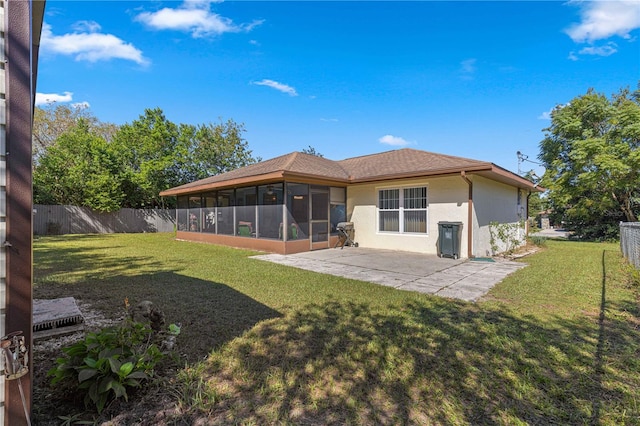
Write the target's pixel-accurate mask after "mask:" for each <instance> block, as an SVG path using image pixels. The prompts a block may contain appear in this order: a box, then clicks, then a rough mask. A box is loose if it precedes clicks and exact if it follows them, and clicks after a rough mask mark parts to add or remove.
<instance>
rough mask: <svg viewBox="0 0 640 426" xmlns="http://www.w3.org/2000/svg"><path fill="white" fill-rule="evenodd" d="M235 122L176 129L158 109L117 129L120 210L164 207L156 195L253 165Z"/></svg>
mask: <svg viewBox="0 0 640 426" xmlns="http://www.w3.org/2000/svg"><path fill="white" fill-rule="evenodd" d="M243 132H244V126H243V125H242V124H237V123H235V122H234V121H233V120H228V121H227V122H225V123H222V122H221V123H219V124H216V125H213V124H208V125H198V126H194V125H189V124H180V125H176V124H174V123H172V122H171V121H169V120H168V119H167V118H166V117H165V116H164V113H163V112H162V110H161V109H160V108H155V109H147V110H145V113H144V115H141V116H140V117H139V118H138V120H135V121H133V122H132V123H131V124H125V125H123V126H121V127H120V129H119V130H118V132H117V133H116V134H115V136H114V138H113V142H112V143H113V145H114V147H115V149H116V151H117V152H118V153H119V157H120V158H121V159H122V163H123V167H124V171H125V172H124V173H125V174H124V179H123V185H124V191H125V194H126V197H125V200H124V207H133V208H143V207H144V208H149V207H157V206H160V205H163V200H162V199H161V197H160V195H159V193H160V192H161V191H163V190H165V189H169V188H171V187H174V186H178V185H182V184H185V183H189V182H191V181H194V180H197V179H203V178H205V177H209V176H212V175H216V174H219V173H223V172H226V171H229V170H233V169H236V168H238V167H242V166H245V165H247V164H251V163H255V162H256V161H257V160H256V159H255V158H253V157H252V155H251V151H250V150H249V149H248V144H247V142H246V141H245V140H244V138H243V137H242V133H243Z"/></svg>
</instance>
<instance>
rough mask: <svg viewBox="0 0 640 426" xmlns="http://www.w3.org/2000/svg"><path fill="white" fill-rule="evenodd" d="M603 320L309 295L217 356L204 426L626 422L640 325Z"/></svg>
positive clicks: (635, 378)
mask: <svg viewBox="0 0 640 426" xmlns="http://www.w3.org/2000/svg"><path fill="white" fill-rule="evenodd" d="M611 308H612V307H609V309H611ZM607 329H608V330H607V333H606V335H604V337H601V336H603V333H602V330H601V329H599V327H598V323H597V321H594V320H593V319H587V320H585V321H582V320H566V319H558V320H557V321H556V322H554V325H553V326H552V327H550V326H544V325H541V324H540V322H539V321H538V320H536V319H534V318H521V317H518V316H515V315H513V314H510V313H508V312H507V311H502V310H492V311H483V310H481V309H479V308H478V307H477V306H475V305H469V304H464V303H456V302H451V301H445V300H433V301H432V302H412V303H410V304H408V305H407V306H406V307H403V308H399V309H398V308H391V309H389V310H387V311H377V310H374V309H372V308H371V307H369V306H368V305H366V304H353V303H339V302H327V303H324V304H314V305H309V306H307V307H306V308H305V309H303V310H300V311H298V312H295V313H291V314H289V315H287V316H286V317H283V318H281V319H276V320H272V321H267V322H263V323H261V324H259V325H258V326H257V327H256V328H255V329H253V330H252V331H250V332H249V333H248V334H247V335H245V336H244V337H243V338H242V339H239V340H238V341H234V342H232V344H231V345H228V346H227V347H225V348H224V349H225V350H224V351H222V352H221V353H216V354H214V355H213V356H212V358H211V359H210V360H209V361H208V364H209V370H208V372H207V377H208V378H209V380H210V382H209V383H210V384H211V386H212V387H213V389H214V395H216V396H217V398H218V403H217V405H214V406H212V407H211V412H210V413H208V417H209V421H210V423H208V424H224V423H226V422H228V421H232V420H233V421H235V422H238V423H243V422H247V423H252V424H272V423H274V422H293V423H302V424H427V423H430V424H457V423H468V424H505V423H506V424H513V423H516V422H518V421H520V422H526V423H529V424H588V423H591V424H599V423H600V421H601V420H602V416H603V412H604V413H607V414H606V416H608V417H607V419H606V420H607V421H609V422H610V421H612V420H613V423H619V422H620V421H621V420H623V419H621V418H619V417H616V418H614V419H611V418H609V417H611V416H613V417H615V416H617V415H623V416H624V414H620V413H619V412H617V413H615V414H611V413H612V410H613V411H614V412H615V410H616V407H618V406H623V407H624V406H625V405H626V404H628V403H629V402H630V401H626V400H625V398H627V397H628V394H626V393H625V392H624V391H623V390H620V389H619V388H618V387H617V384H618V383H621V382H624V381H625V380H627V381H629V383H630V384H635V385H637V384H638V383H639V382H638V373H635V376H633V377H628V376H626V373H627V372H628V370H627V368H633V367H626V366H625V364H624V363H623V361H624V360H622V359H619V358H618V356H619V355H620V354H617V353H616V351H617V350H618V349H620V348H623V347H624V345H629V346H628V347H634V348H637V342H638V339H639V338H640V333H639V332H638V330H632V328H631V327H629V325H628V324H622V323H616V320H614V319H610V320H609V323H608V325H607ZM602 338H604V339H605V341H606V344H605V343H601V339H602ZM607 345H610V346H607ZM604 346H607V348H605V347H604ZM613 346H615V348H614V347H613ZM603 359H607V362H611V361H614V362H613V363H610V364H609V365H608V367H607V368H606V369H605V368H603V366H602V360H603ZM618 361H620V362H618ZM636 364H637V362H636ZM594 366H595V369H594ZM605 382H606V383H608V384H609V386H605V385H604V383H605ZM612 383H613V385H611V384H612ZM612 407H613V408H612ZM632 410H633V408H631V407H629V406H628V408H627V414H626V415H631V416H633V415H635V416H636V417H635V419H636V421H637V420H638V417H637V416H638V414H639V413H638V412H637V411H636V412H635V413H634V412H632ZM632 418H633V417H632Z"/></svg>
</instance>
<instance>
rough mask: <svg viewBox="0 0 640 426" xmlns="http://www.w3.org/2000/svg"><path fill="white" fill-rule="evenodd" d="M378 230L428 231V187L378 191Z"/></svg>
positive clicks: (400, 231)
mask: <svg viewBox="0 0 640 426" xmlns="http://www.w3.org/2000/svg"><path fill="white" fill-rule="evenodd" d="M378 230H379V231H381V232H399V233H422V234H426V233H427V187H426V186H421V187H415V188H403V189H402V190H401V189H381V190H379V191H378Z"/></svg>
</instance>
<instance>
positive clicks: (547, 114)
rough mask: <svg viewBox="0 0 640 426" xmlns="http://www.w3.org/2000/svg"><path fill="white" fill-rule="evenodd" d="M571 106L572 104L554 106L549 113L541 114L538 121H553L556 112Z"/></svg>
mask: <svg viewBox="0 0 640 426" xmlns="http://www.w3.org/2000/svg"><path fill="white" fill-rule="evenodd" d="M569 105H571V103H570V102H569V103H566V104H558V105H556V106H554V107H553V108H551V109H550V110H549V111H545V112H543V113H542V114H540V115H539V116H538V120H551V114H552V113H553V112H554V111H556V110H561V109H562V108H564V107H566V106H569Z"/></svg>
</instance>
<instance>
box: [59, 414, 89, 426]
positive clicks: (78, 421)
mask: <svg viewBox="0 0 640 426" xmlns="http://www.w3.org/2000/svg"><path fill="white" fill-rule="evenodd" d="M58 418H59V419H60V420H62V423H60V426H74V425H95V424H97V421H96V420H82V414H73V415H70V416H58Z"/></svg>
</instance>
